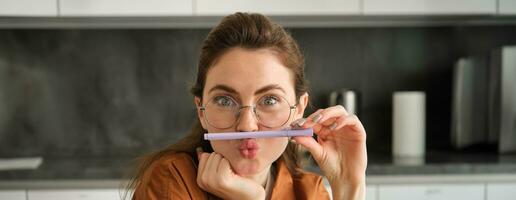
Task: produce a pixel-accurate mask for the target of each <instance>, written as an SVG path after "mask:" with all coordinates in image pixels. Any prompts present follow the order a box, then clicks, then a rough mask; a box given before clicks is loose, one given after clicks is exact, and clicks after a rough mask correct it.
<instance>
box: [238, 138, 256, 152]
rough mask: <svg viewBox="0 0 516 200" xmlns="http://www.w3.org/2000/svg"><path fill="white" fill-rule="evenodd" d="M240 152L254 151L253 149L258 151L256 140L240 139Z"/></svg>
mask: <svg viewBox="0 0 516 200" xmlns="http://www.w3.org/2000/svg"><path fill="white" fill-rule="evenodd" d="M238 149H240V150H254V149H256V150H257V149H260V145H259V144H258V142H257V141H256V139H249V138H248V139H242V142H241V143H240V147H239V148H238Z"/></svg>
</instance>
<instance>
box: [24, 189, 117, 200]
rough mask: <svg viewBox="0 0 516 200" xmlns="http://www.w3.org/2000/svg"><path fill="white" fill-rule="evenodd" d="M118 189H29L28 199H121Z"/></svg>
mask: <svg viewBox="0 0 516 200" xmlns="http://www.w3.org/2000/svg"><path fill="white" fill-rule="evenodd" d="M121 194H123V193H122V191H120V190H118V189H88V190H86V189H80V190H64V189H61V190H29V191H28V192H27V197H28V200H114V199H121V196H120V195H121Z"/></svg>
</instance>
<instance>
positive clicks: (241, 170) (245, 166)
mask: <svg viewBox="0 0 516 200" xmlns="http://www.w3.org/2000/svg"><path fill="white" fill-rule="evenodd" d="M231 166H233V170H235V173H236V174H238V175H240V176H246V175H254V174H257V173H259V172H261V171H262V170H263V169H264V167H265V166H263V163H261V162H260V161H259V160H258V159H255V160H249V159H244V158H239V159H238V160H236V162H235V163H231Z"/></svg>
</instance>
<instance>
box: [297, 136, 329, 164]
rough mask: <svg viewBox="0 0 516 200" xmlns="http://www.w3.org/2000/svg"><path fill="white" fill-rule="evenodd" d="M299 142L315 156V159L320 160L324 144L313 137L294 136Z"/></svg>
mask: <svg viewBox="0 0 516 200" xmlns="http://www.w3.org/2000/svg"><path fill="white" fill-rule="evenodd" d="M292 140H294V141H295V142H296V143H297V144H299V145H302V146H303V147H305V148H306V149H307V150H308V151H309V152H310V153H311V154H312V156H313V157H314V159H315V160H320V159H321V158H322V154H323V148H322V146H321V145H320V144H319V143H318V142H317V141H315V139H314V138H312V137H292Z"/></svg>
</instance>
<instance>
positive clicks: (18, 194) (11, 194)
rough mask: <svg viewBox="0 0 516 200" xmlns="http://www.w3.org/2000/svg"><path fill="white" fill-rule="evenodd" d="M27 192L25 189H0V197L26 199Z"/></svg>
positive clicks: (16, 199)
mask: <svg viewBox="0 0 516 200" xmlns="http://www.w3.org/2000/svg"><path fill="white" fill-rule="evenodd" d="M26 198H27V192H26V191H25V190H0V199H9V200H27V199H26Z"/></svg>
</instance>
